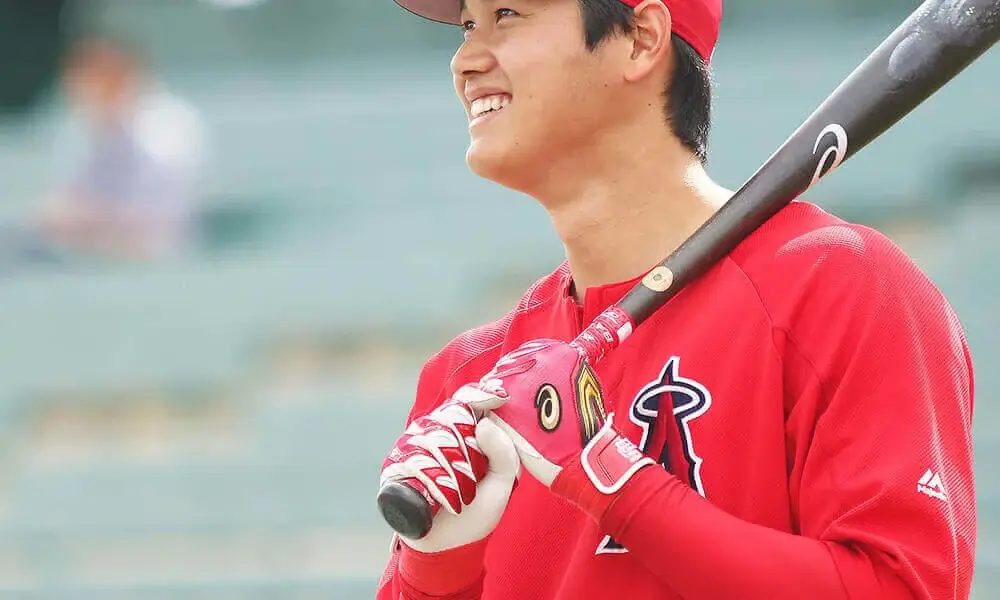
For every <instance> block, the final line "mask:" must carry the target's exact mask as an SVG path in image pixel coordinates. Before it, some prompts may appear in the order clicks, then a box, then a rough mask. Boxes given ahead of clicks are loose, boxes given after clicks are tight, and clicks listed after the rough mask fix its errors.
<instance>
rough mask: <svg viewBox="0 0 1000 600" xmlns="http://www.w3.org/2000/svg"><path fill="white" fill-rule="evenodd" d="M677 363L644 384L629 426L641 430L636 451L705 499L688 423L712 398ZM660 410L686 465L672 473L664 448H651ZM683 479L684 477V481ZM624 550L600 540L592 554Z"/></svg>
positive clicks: (662, 422)
mask: <svg viewBox="0 0 1000 600" xmlns="http://www.w3.org/2000/svg"><path fill="white" fill-rule="evenodd" d="M680 364H681V359H680V358H679V357H677V356H674V357H671V358H670V360H668V361H667V364H666V365H664V366H663V370H662V371H660V375H659V377H658V378H656V379H655V380H653V381H652V382H650V383H649V384H647V385H646V386H645V387H643V388H642V389H641V390H639V393H638V394H636V396H635V399H634V400H632V408H631V410H630V411H629V417H630V419H631V420H632V422H633V423H635V424H636V425H638V426H639V427H641V428H642V439H640V440H639V444H638V446H639V449H640V450H642V452H643V453H644V454H646V455H650V454H651V453H656V454H654V456H656V455H658V456H659V463H660V464H661V465H663V467H664V468H665V469H667V470H668V471H671V472H673V473H675V474H676V475H677V476H678V477H680V478H681V479H685V478H686V479H687V481H688V484H689V485H690V486H691V487H692V488H693V489H694V490H695V491H697V492H698V493H699V494H701V495H702V496H705V485H704V483H703V482H702V478H701V466H702V462H703V461H702V458H701V457H700V456H698V452H697V451H696V449H695V442H694V438H693V436H692V435H691V422H692V421H693V420H695V419H697V418H698V417H700V416H702V415H704V414H705V413H706V412H707V411H708V409H709V408H710V407H711V406H712V395H711V394H710V393H709V391H708V390H707V389H706V388H705V386H703V385H701V384H700V383H698V382H697V381H694V380H693V379H687V378H684V377H681V375H680ZM662 410H671V411H672V413H673V417H674V418H673V419H672V422H673V424H674V425H675V426H676V427H677V431H678V433H679V434H680V440H681V448H680V450H681V453H682V455H683V457H684V462H685V463H686V464H684V465H679V466H680V467H681V469H682V470H681V469H673V468H672V465H670V460H669V456H668V452H667V448H666V444H664V447H663V448H653V447H652V444H653V439H654V434H655V433H656V428H657V426H660V425H668V424H670V423H671V420H670V419H660V418H659V417H660V413H661V411H662ZM685 475H686V477H685ZM625 552H627V550H626V549H625V548H624V547H622V546H621V544H619V543H617V542H615V541H614V539H612V538H611V536H606V537H605V538H604V539H603V540H601V543H600V545H599V546H598V548H597V552H596V553H595V554H621V553H625Z"/></svg>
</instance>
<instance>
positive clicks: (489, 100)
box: [470, 94, 510, 118]
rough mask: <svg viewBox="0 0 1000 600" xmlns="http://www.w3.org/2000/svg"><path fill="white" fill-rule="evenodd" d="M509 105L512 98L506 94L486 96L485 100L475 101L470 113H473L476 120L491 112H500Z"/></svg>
mask: <svg viewBox="0 0 1000 600" xmlns="http://www.w3.org/2000/svg"><path fill="white" fill-rule="evenodd" d="M508 104H510V96H508V95H506V94H496V95H493V96H486V97H485V98H477V99H476V100H473V101H472V106H471V108H470V112H471V113H472V117H473V118H476V117H478V116H480V115H483V114H485V113H488V112H489V111H491V110H500V109H501V108H503V107H505V106H507V105H508Z"/></svg>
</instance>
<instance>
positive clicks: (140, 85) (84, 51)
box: [0, 36, 204, 260]
mask: <svg viewBox="0 0 1000 600" xmlns="http://www.w3.org/2000/svg"><path fill="white" fill-rule="evenodd" d="M62 87H63V89H64V91H65V93H66V99H67V102H68V104H69V107H70V110H71V112H72V113H73V116H74V117H75V118H74V119H73V122H72V127H71V128H70V130H69V131H68V132H67V136H66V137H65V138H64V139H63V142H62V144H61V146H60V148H58V149H57V152H59V153H61V154H62V156H63V157H64V158H68V159H69V160H70V164H69V165H68V166H69V170H68V172H67V173H65V174H64V175H63V176H62V177H63V178H62V180H61V181H59V182H58V183H57V185H56V186H55V189H54V190H53V191H52V192H51V193H50V195H49V196H48V197H47V198H45V200H44V202H43V206H42V209H41V211H40V215H38V216H37V218H36V219H35V223H34V224H33V226H32V227H31V230H30V231H29V232H27V233H22V234H20V235H16V236H10V235H8V236H6V237H8V240H7V242H8V243H7V244H6V246H7V248H5V249H0V252H4V250H6V253H7V256H8V258H9V257H10V256H16V257H19V258H25V257H34V258H38V257H48V258H52V257H55V256H70V257H84V258H98V259H114V260H122V259H124V260H146V259H154V258H165V257H168V256H173V255H176V254H178V253H180V252H183V251H184V250H185V249H186V248H188V247H189V245H190V243H191V241H192V226H193V219H194V214H195V209H196V204H197V203H196V200H197V189H198V182H199V175H200V168H201V166H202V160H203V157H204V152H203V151H204V146H203V144H204V136H203V129H202V123H201V120H200V118H199V116H198V113H197V111H196V110H195V109H194V108H193V107H192V106H190V105H189V104H187V103H186V102H184V101H183V100H182V99H180V98H179V97H177V96H176V95H174V94H172V93H170V92H168V91H167V90H166V89H165V88H164V86H163V85H162V84H161V83H160V82H158V81H156V79H155V78H154V77H153V76H152V74H151V73H150V72H149V70H148V67H147V65H146V64H145V63H144V61H143V59H142V57H141V56H140V55H139V53H138V52H136V51H135V50H133V49H132V48H131V47H129V46H128V45H126V44H125V43H123V42H121V41H119V40H116V39H113V38H111V37H104V36H90V37H86V38H84V39H82V40H81V41H79V42H78V43H77V44H76V45H75V46H74V47H73V49H72V50H71V51H70V52H69V54H68V56H67V61H66V63H65V66H64V70H63V73H62ZM12 240H13V243H11V242H12Z"/></svg>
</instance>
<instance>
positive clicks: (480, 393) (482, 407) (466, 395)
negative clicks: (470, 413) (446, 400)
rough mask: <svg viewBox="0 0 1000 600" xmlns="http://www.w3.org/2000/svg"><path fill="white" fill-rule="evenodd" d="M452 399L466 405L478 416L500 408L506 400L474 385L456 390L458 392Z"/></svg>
mask: <svg viewBox="0 0 1000 600" xmlns="http://www.w3.org/2000/svg"><path fill="white" fill-rule="evenodd" d="M452 398H454V399H455V400H457V401H458V402H461V403H463V404H466V405H468V406H469V407H470V408H472V409H473V410H474V411H475V412H476V414H477V415H480V416H483V415H485V414H486V413H488V412H489V411H491V410H494V409H497V408H500V407H501V406H503V403H504V402H506V400H507V399H506V398H501V397H499V396H497V395H496V394H491V393H490V392H487V391H485V390H483V389H481V388H479V387H477V386H474V385H464V386H462V387H460V388H458V391H456V392H455V395H454V396H452Z"/></svg>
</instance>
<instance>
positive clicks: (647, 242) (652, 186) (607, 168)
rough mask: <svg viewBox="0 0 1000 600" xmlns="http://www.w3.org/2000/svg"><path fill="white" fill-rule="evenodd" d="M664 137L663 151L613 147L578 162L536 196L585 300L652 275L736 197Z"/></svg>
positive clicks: (578, 158) (660, 149)
mask: <svg viewBox="0 0 1000 600" xmlns="http://www.w3.org/2000/svg"><path fill="white" fill-rule="evenodd" d="M644 137H647V138H648V137H649V136H644ZM663 138H664V139H666V140H668V142H667V143H661V144H660V145H659V147H648V148H636V146H635V144H634V142H633V143H632V144H627V143H626V144H622V145H617V144H610V145H609V147H610V148H613V150H611V151H610V152H605V153H602V154H603V156H600V157H597V156H594V157H591V158H590V159H584V160H580V157H579V156H577V157H574V158H575V165H574V168H573V169H572V171H570V173H571V176H570V177H569V179H568V180H566V179H563V178H555V177H553V178H551V179H552V181H549V182H547V183H548V184H549V185H547V186H546V188H548V190H550V191H551V192H552V193H543V194H536V198H538V199H539V201H540V202H541V203H542V204H543V206H545V207H546V209H547V210H548V212H549V215H550V216H551V218H552V222H553V225H554V227H555V230H556V233H557V234H558V235H559V238H560V239H561V240H562V243H563V245H564V247H565V249H566V257H567V259H568V261H569V266H570V270H571V273H572V274H573V288H574V294H575V296H576V298H577V300H578V301H579V300H582V297H583V295H584V293H585V292H586V290H587V288H590V287H595V286H601V285H606V284H609V283H617V282H621V281H627V280H629V279H633V278H635V277H639V276H640V275H643V274H644V273H646V272H647V271H649V270H650V269H651V268H652V267H654V266H655V265H656V264H658V263H659V262H660V261H662V260H663V259H664V258H666V257H667V256H668V255H669V254H670V253H671V252H673V251H674V250H676V249H677V247H678V246H680V245H681V244H682V243H683V242H684V240H686V239H687V238H688V237H689V236H690V235H691V234H693V233H694V232H695V231H696V230H697V229H698V227H700V226H701V225H702V224H703V223H704V222H705V221H706V220H707V219H708V218H709V217H711V216H712V214H714V213H715V211H716V210H718V208H719V207H721V206H722V205H723V204H724V203H725V202H726V200H728V198H729V196H730V195H731V192H730V191H728V190H725V189H723V188H721V187H720V186H718V185H716V184H715V183H714V182H713V181H712V180H711V179H710V178H709V177H708V175H707V174H706V173H705V170H704V169H703V168H702V165H701V163H699V162H698V161H697V160H696V159H694V158H693V157H692V156H691V155H690V153H688V152H686V151H684V150H682V149H681V148H680V146H679V145H677V146H673V145H672V143H671V142H670V141H669V137H668V136H663ZM633 139H635V138H633ZM601 165H604V168H603V169H602V168H601ZM555 171H558V168H557V169H554V170H553V171H550V173H552V172H555ZM555 179H561V180H560V181H556V180H555ZM557 190H558V191H557Z"/></svg>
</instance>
